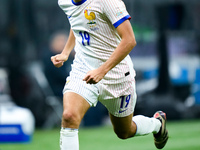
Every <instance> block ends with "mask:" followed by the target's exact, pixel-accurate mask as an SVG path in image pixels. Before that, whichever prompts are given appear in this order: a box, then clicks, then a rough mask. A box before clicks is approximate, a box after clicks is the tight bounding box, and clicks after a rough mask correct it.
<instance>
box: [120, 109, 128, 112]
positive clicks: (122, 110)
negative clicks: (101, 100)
mask: <svg viewBox="0 0 200 150" xmlns="http://www.w3.org/2000/svg"><path fill="white" fill-rule="evenodd" d="M125 111H127V109H125V110H119V113H123V112H125Z"/></svg>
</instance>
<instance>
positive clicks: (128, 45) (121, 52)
mask: <svg viewBox="0 0 200 150" xmlns="http://www.w3.org/2000/svg"><path fill="white" fill-rule="evenodd" d="M116 29H117V32H118V34H119V35H120V37H121V42H120V44H119V45H118V47H117V48H116V49H115V51H114V52H113V53H112V55H111V56H110V58H109V59H108V60H107V61H106V62H105V63H104V64H103V65H101V66H100V67H99V68H98V69H95V70H91V71H89V72H88V73H87V74H86V76H85V78H84V79H83V80H84V81H86V83H93V84H95V83H97V82H99V81H100V80H101V79H102V78H103V77H104V76H105V75H106V73H107V72H108V71H109V70H111V69H112V68H113V67H115V66H116V65H117V64H118V63H120V62H121V61H122V60H123V59H124V58H125V57H126V56H127V55H128V54H129V53H130V52H131V50H132V49H133V48H134V47H135V45H136V40H135V35H134V33H133V30H132V26H131V24H130V21H129V20H126V21H124V22H123V23H122V24H120V25H119V26H118V27H117V28H116Z"/></svg>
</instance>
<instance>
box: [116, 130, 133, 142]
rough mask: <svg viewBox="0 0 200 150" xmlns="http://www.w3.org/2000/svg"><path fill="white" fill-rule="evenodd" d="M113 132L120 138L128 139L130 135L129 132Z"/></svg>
mask: <svg viewBox="0 0 200 150" xmlns="http://www.w3.org/2000/svg"><path fill="white" fill-rule="evenodd" d="M115 134H116V135H117V137H118V138H120V139H122V140H125V139H128V138H129V137H130V135H129V133H127V132H119V131H115Z"/></svg>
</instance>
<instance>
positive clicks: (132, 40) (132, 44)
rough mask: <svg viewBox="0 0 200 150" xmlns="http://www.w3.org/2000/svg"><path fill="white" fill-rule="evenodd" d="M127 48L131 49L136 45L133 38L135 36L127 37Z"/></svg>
mask: <svg viewBox="0 0 200 150" xmlns="http://www.w3.org/2000/svg"><path fill="white" fill-rule="evenodd" d="M128 45H129V49H131V50H132V49H133V48H134V47H135V46H136V45H137V42H136V40H135V38H131V39H129V44H128Z"/></svg>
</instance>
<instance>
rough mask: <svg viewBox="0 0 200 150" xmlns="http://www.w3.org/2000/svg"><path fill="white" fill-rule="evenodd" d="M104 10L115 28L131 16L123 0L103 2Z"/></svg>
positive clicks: (106, 0) (103, 0)
mask: <svg viewBox="0 0 200 150" xmlns="http://www.w3.org/2000/svg"><path fill="white" fill-rule="evenodd" d="M102 2H103V10H104V13H105V15H106V16H107V17H108V18H109V20H110V21H111V22H112V24H113V25H114V27H115V28H117V27H118V26H119V25H120V24H121V23H123V22H124V21H125V20H127V19H131V16H130V15H129V13H128V12H127V10H126V6H125V4H124V2H123V1H122V0H102Z"/></svg>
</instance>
